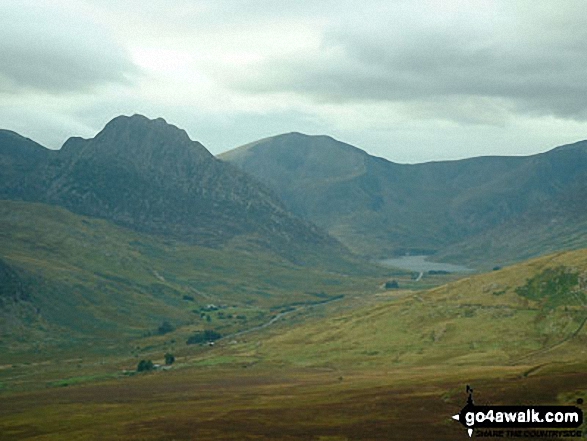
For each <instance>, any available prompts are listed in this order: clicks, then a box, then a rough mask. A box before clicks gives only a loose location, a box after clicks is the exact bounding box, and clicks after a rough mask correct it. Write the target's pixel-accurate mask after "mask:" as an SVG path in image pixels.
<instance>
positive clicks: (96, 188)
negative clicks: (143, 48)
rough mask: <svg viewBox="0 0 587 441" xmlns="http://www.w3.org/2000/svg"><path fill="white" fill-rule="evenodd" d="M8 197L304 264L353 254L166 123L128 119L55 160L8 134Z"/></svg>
mask: <svg viewBox="0 0 587 441" xmlns="http://www.w3.org/2000/svg"><path fill="white" fill-rule="evenodd" d="M0 165H2V168H3V173H2V180H1V181H0V197H1V198H4V199H12V200H26V201H34V202H43V203H47V204H53V205H58V206H61V207H64V208H67V209H68V210H70V211H72V212H74V213H77V214H82V215H86V216H93V217H99V218H103V219H107V220H110V221H112V222H115V223H116V224H118V225H121V226H124V227H127V228H131V229H133V230H135V231H140V232H146V233H150V234H157V235H163V236H166V237H170V238H174V239H179V240H182V241H187V242H190V243H197V244H202V245H206V246H222V245H226V244H227V243H232V242H235V241H236V243H238V244H245V246H248V245H246V244H249V245H254V246H258V247H261V248H264V249H271V250H273V251H275V252H277V253H278V254H280V255H282V256H287V257H288V258H291V259H296V260H298V261H303V259H304V258H303V254H304V253H306V252H310V253H311V252H314V253H317V254H322V255H336V254H340V253H343V254H344V253H345V252H346V251H345V249H344V247H342V246H341V245H340V244H339V243H338V242H337V241H336V240H334V239H333V238H331V237H330V236H328V235H327V234H325V233H323V232H322V231H321V230H319V229H318V228H316V227H315V226H313V225H311V224H310V223H308V222H306V221H302V220H301V219H299V218H298V217H296V216H294V215H292V214H291V213H290V212H289V211H288V210H287V209H286V208H285V207H284V206H283V204H282V202H281V201H280V200H279V199H278V198H277V197H276V196H275V195H274V194H273V193H272V191H270V190H269V189H268V188H266V187H265V186H263V185H260V184H259V183H258V182H256V181H255V180H254V179H252V178H251V177H249V176H248V175H247V174H245V173H243V172H242V171H240V170H238V169H237V168H236V167H233V166H232V165H230V164H226V163H224V162H222V161H219V160H217V159H216V158H214V156H213V155H212V154H210V152H208V150H206V148H205V147H204V146H203V145H202V144H200V143H199V142H195V141H192V140H190V138H189V137H188V135H187V134H186V132H185V131H183V130H181V129H179V128H177V127H175V126H173V125H170V124H167V123H166V122H165V120H163V119H161V118H159V119H156V120H150V119H148V118H146V117H144V116H140V115H134V116H131V117H126V116H120V117H117V118H115V119H113V120H112V121H110V122H109V123H108V124H107V125H106V126H105V127H104V129H103V130H102V131H101V132H100V133H98V134H97V135H96V136H95V137H94V138H92V139H82V138H71V139H69V140H68V141H67V142H66V143H65V144H64V145H63V147H62V148H61V150H59V151H50V150H47V149H45V148H43V147H42V146H40V145H38V144H36V143H34V142H33V141H31V140H28V139H26V138H23V137H21V136H19V135H17V134H15V133H13V132H8V131H0Z"/></svg>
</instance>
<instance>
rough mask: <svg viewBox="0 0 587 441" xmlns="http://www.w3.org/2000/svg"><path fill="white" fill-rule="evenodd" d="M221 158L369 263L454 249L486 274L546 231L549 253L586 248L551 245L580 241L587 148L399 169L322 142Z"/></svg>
mask: <svg viewBox="0 0 587 441" xmlns="http://www.w3.org/2000/svg"><path fill="white" fill-rule="evenodd" d="M220 158H221V159H223V160H226V161H228V162H231V163H233V164H235V165H237V166H239V167H240V168H242V169H243V170H245V171H247V172H249V173H251V174H253V175H255V176H257V177H258V178H259V179H260V180H262V181H263V182H265V183H266V184H267V185H269V186H271V188H273V189H274V190H275V191H276V192H277V193H278V194H279V196H280V197H281V198H282V199H283V201H284V202H285V204H286V205H287V206H288V207H290V208H291V209H292V210H293V211H294V212H296V213H298V214H299V215H302V216H305V217H306V218H308V219H310V220H312V221H313V222H316V223H317V224H318V225H319V226H321V227H323V228H325V229H326V230H327V231H329V232H330V233H331V234H332V235H333V236H335V237H336V238H338V239H339V240H341V241H342V242H343V243H345V244H346V245H348V246H349V247H350V248H351V249H353V250H354V251H356V252H358V253H360V254H363V255H367V256H371V257H374V256H377V257H385V256H389V255H394V254H403V253H405V252H410V253H412V254H413V253H424V254H429V253H436V252H440V253H442V252H443V251H444V250H446V249H447V247H452V248H450V255H451V256H453V258H454V259H456V258H457V257H458V258H459V259H460V260H461V261H471V262H475V263H476V264H480V265H481V266H483V264H485V266H489V267H491V265H492V262H494V261H513V260H520V259H523V258H527V257H529V256H535V255H538V254H541V253H542V252H543V251H542V249H543V248H542V247H543V246H544V245H545V243H544V242H542V243H541V244H540V246H533V245H532V243H533V242H534V241H535V237H533V236H532V235H531V233H532V232H533V231H535V230H544V229H545V228H546V227H547V226H548V228H549V229H550V233H549V235H547V236H546V237H545V242H548V243H547V245H548V248H547V249H549V250H556V249H563V248H569V247H571V248H572V247H581V246H584V245H585V241H581V240H577V241H575V242H573V243H564V242H561V241H560V240H557V235H560V234H561V233H562V232H563V231H577V232H579V231H585V230H584V222H585V220H587V211H586V210H587V209H585V208H584V207H585V204H582V203H581V202H580V201H581V200H585V199H586V198H587V193H586V192H587V188H586V187H585V184H584V182H586V178H587V143H585V142H581V143H577V144H573V145H569V146H564V147H559V148H556V149H554V150H552V151H550V152H547V153H543V154H539V155H534V156H528V157H479V158H471V159H465V160H460V161H444V162H431V163H424V164H415V165H403V164H395V163H392V162H389V161H387V160H384V159H381V158H376V157H373V156H370V155H368V154H366V153H365V152H363V151H361V150H359V149H357V148H355V147H352V146H350V145H348V144H344V143H341V142H338V141H336V140H334V139H332V138H329V137H326V136H307V135H302V134H299V133H291V134H286V135H280V136H276V137H272V138H267V139H263V140H261V141H257V142H255V143H252V144H248V145H246V146H243V147H240V148H237V149H235V150H232V151H230V152H227V153H224V154H222V155H220ZM529 226H530V228H528V227H529ZM514 231H515V232H516V234H518V235H521V236H522V237H520V238H519V239H518V240H519V242H520V246H518V247H516V248H514V249H509V250H505V249H504V246H506V245H507V243H508V241H509V239H510V237H508V235H509V236H511V235H512V234H513V232H514ZM526 231H527V232H528V236H527V237H524V233H525V232H526ZM534 236H535V235H534ZM483 238H485V242H484V245H485V247H484V251H485V252H488V253H490V254H491V257H492V259H493V261H487V260H483V259H482V258H479V256H478V252H479V251H480V250H481V248H482V247H481V246H480V245H478V246H476V247H474V245H473V244H475V243H479V242H480V241H482V240H484V239H483ZM473 248H474V249H473ZM448 253H449V251H448V250H447V255H448ZM475 253H477V254H475ZM476 258H477V259H476ZM480 261H481V262H480Z"/></svg>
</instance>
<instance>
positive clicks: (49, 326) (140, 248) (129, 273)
mask: <svg viewBox="0 0 587 441" xmlns="http://www.w3.org/2000/svg"><path fill="white" fill-rule="evenodd" d="M242 245H243V244H240V243H233V244H231V246H227V247H225V248H222V249H210V248H205V247H201V246H196V245H189V244H184V243H181V242H176V241H172V240H164V239H161V238H160V237H156V236H150V235H146V234H141V233H137V232H133V231H131V230H128V229H125V228H122V227H119V226H115V225H113V224H111V223H109V222H108V221H105V220H100V219H94V218H89V217H84V216H79V215H75V214H72V213H70V212H68V211H67V210H65V209H62V208H57V207H52V206H48V205H44V204H34V203H26V202H14V201H0V250H1V253H0V278H1V279H2V280H1V281H2V286H3V288H2V290H0V315H1V317H2V320H0V341H1V342H2V345H1V346H0V347H1V349H0V351H1V352H2V353H3V354H8V355H10V357H12V358H11V359H12V360H13V361H14V360H16V359H17V358H18V357H21V358H22V359H27V360H37V361H38V360H39V359H50V358H52V355H54V352H53V351H57V350H59V351H63V350H66V349H67V348H76V351H79V350H80V348H83V349H82V352H84V351H88V352H92V351H94V349H95V351H98V352H100V353H103V354H115V353H116V352H117V351H119V350H123V349H120V348H121V347H123V348H124V351H126V352H128V348H129V347H131V344H130V342H131V341H135V340H137V339H145V338H152V337H149V336H152V335H155V336H157V334H158V330H159V327H160V326H161V325H162V324H163V322H169V323H170V324H171V325H172V327H173V328H176V330H175V331H173V332H171V333H169V334H168V335H165V336H161V338H165V339H167V340H170V339H176V340H178V341H185V339H186V338H187V336H188V335H190V333H193V332H195V331H197V330H202V329H216V330H218V331H219V332H221V333H222V334H230V333H233V332H237V331H239V330H243V329H248V328H250V327H254V326H256V325H259V324H261V323H264V322H266V321H268V320H269V319H270V318H271V317H272V315H273V314H275V313H276V311H279V310H280V309H282V308H285V307H287V306H288V305H291V304H303V303H316V302H323V301H327V300H329V299H331V298H335V297H337V296H339V295H342V294H344V293H345V292H348V291H356V290H357V289H363V288H362V287H363V286H364V284H365V280H366V279H365V277H366V276H367V280H368V277H369V272H370V275H371V276H376V275H377V274H378V272H380V271H381V270H379V269H377V268H370V267H368V266H367V265H365V264H361V263H358V262H351V261H349V262H346V266H343V267H342V268H340V267H339V270H340V272H336V271H334V270H333V267H332V266H329V265H328V263H324V262H323V263H324V265H322V266H321V265H320V264H319V263H316V264H314V265H313V267H312V268H308V267H300V266H296V265H294V264H292V263H291V262H288V261H287V260H285V259H282V258H279V257H278V256H277V255H274V254H269V253H267V252H266V251H263V250H262V249H261V248H259V249H257V250H256V251H255V248H254V247H252V246H248V247H246V249H245V250H242V249H241V248H242ZM308 258H309V259H310V258H311V256H308ZM362 272H363V273H362ZM361 273H362V274H361ZM379 274H381V273H379ZM371 283H373V285H375V282H371ZM209 305H215V306H216V307H218V308H220V309H218V310H216V309H214V308H211V309H210V308H208V306H209ZM207 308H208V309H210V310H208V309H207ZM155 343H156V341H155ZM108 348H110V349H108ZM72 350H73V349H72ZM126 352H125V353H126ZM19 354H20V355H19ZM15 357H16V358H15ZM23 357H24V358H23ZM53 358H54V357H53Z"/></svg>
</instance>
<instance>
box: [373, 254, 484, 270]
mask: <svg viewBox="0 0 587 441" xmlns="http://www.w3.org/2000/svg"><path fill="white" fill-rule="evenodd" d="M427 257H428V256H402V257H395V258H393V259H384V260H380V261H379V263H380V264H381V265H384V266H391V267H395V268H401V269H405V270H409V271H417V272H423V273H425V272H428V271H447V272H449V273H466V272H471V271H473V270H472V269H471V268H467V267H466V266H462V265H454V264H452V263H441V262H429V261H428V260H426V258H427Z"/></svg>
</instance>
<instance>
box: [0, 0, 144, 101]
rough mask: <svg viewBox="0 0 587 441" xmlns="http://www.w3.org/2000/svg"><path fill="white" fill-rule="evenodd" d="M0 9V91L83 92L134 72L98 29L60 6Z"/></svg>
mask: <svg viewBox="0 0 587 441" xmlns="http://www.w3.org/2000/svg"><path fill="white" fill-rule="evenodd" d="M18 3H19V4H18V5H15V4H14V3H13V2H12V1H10V0H7V1H6V3H3V4H2V6H0V59H2V60H3V62H2V63H1V64H0V92H3V93H21V92H23V91H27V90H36V91H42V92H48V93H63V92H85V91H89V90H92V89H93V88H95V87H97V86H100V85H103V84H106V83H127V82H128V81H129V76H132V75H134V74H137V73H138V69H137V67H136V66H134V65H133V63H132V62H131V61H130V58H129V56H128V54H127V53H126V52H125V50H124V49H123V48H121V47H119V46H118V45H117V44H115V43H114V42H113V41H111V40H110V39H109V38H108V34H107V32H105V30H104V29H102V28H100V26H99V25H97V24H96V23H94V22H93V21H91V20H90V19H88V17H84V16H83V15H80V14H76V13H74V12H73V11H68V10H67V9H65V8H64V7H58V6H51V5H48V4H44V3H43V2H36V3H32V2H28V1H27V2H18Z"/></svg>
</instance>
